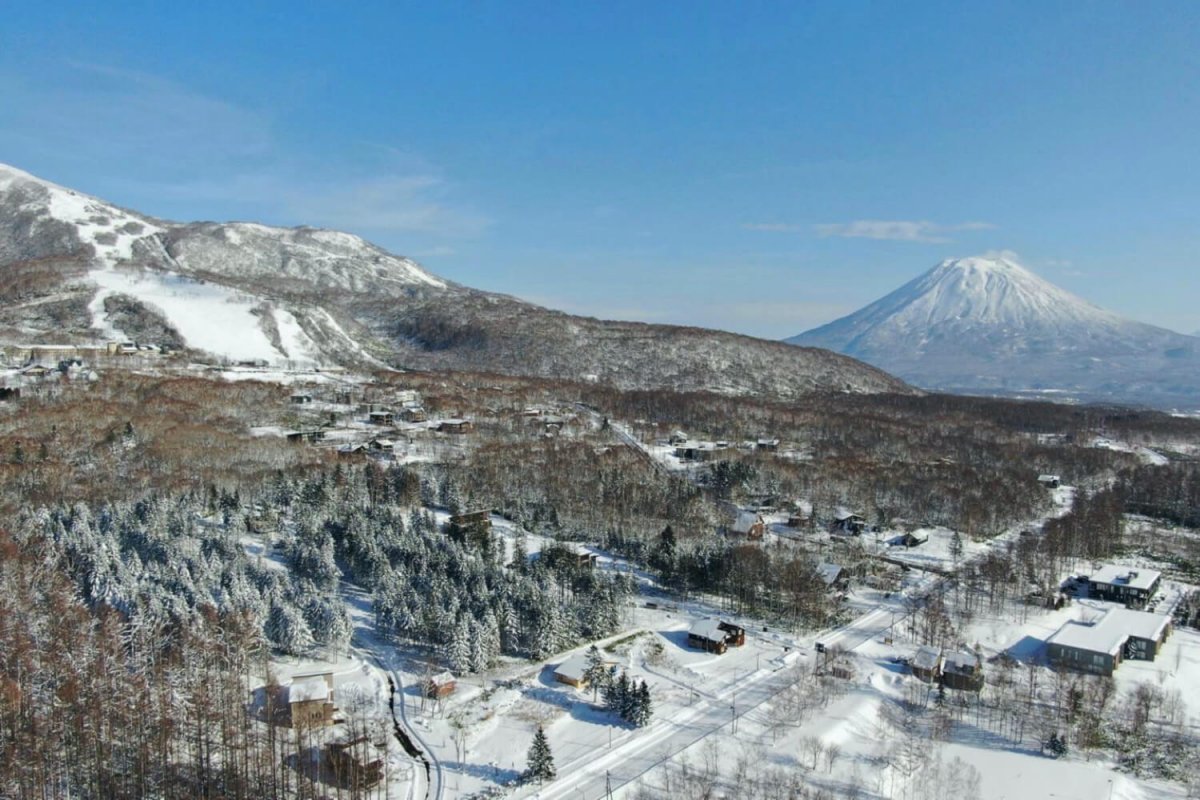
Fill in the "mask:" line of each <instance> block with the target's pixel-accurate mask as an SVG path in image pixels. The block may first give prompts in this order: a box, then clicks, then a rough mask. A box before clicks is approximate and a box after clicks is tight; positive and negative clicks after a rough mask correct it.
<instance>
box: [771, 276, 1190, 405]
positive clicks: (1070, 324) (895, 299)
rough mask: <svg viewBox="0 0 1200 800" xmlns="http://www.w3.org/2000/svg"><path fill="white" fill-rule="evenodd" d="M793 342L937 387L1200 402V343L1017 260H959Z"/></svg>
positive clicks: (1090, 397) (1101, 397)
mask: <svg viewBox="0 0 1200 800" xmlns="http://www.w3.org/2000/svg"><path fill="white" fill-rule="evenodd" d="M787 341H789V342H791V343H793V344H803V345H809V346H814V347H826V348H829V349H831V350H836V351H838V352H841V353H844V354H846V355H851V356H854V357H855V358H861V359H862V360H864V361H866V362H868V363H871V364H875V365H876V366H878V367H881V368H883V369H886V370H888V371H889V372H892V373H893V374H896V375H899V376H900V377H902V378H905V379H907V380H909V381H912V382H913V383H916V384H917V385H919V386H923V387H926V388H932V389H948V390H963V391H1004V392H1047V391H1050V392H1059V391H1062V392H1068V393H1072V394H1075V395H1078V396H1080V397H1086V398H1089V399H1114V400H1126V401H1153V402H1160V401H1166V402H1168V403H1175V402H1180V401H1184V400H1185V399H1186V398H1192V399H1195V398H1198V397H1200V370H1198V367H1200V339H1196V338H1195V337H1191V336H1184V335H1183V334H1179V333H1175V332H1173V331H1169V330H1166V329H1164V328H1158V327H1155V326H1153V325H1147V324H1145V323H1141V322H1135V321H1133V320H1128V319H1125V318H1123V317H1120V316H1118V315H1117V314H1114V313H1112V312H1111V311H1107V310H1105V309H1102V308H1099V307H1097V306H1095V305H1093V304H1091V303H1089V302H1087V301H1086V300H1083V299H1082V298H1079V297H1077V296H1075V295H1073V294H1071V293H1070V292H1068V291H1066V290H1064V289H1062V288H1060V287H1058V286H1055V285H1054V284H1052V283H1050V282H1049V281H1046V280H1044V279H1042V278H1040V277H1038V276H1037V275H1035V274H1034V273H1033V272H1031V271H1030V270H1028V269H1027V268H1025V267H1024V266H1022V265H1021V264H1020V263H1018V262H1017V261H1016V259H1015V258H1014V257H1012V256H1011V255H1007V254H1001V255H988V256H977V257H972V258H960V259H948V260H946V261H943V262H941V263H940V264H938V265H937V266H935V267H934V268H933V269H931V270H929V271H928V272H926V273H925V274H923V275H921V276H919V277H918V278H916V279H914V280H912V281H910V282H908V283H906V284H905V285H904V286H901V287H900V288H899V289H897V290H896V291H894V292H892V293H891V294H888V295H886V296H885V297H883V298H880V299H879V300H877V301H875V302H874V303H871V304H870V305H868V306H866V307H865V308H862V309H860V310H859V311H856V312H854V313H853V314H850V315H849V316H846V317H842V318H841V319H838V320H835V321H833V322H830V323H829V324H827V325H823V326H821V327H819V328H814V329H813V330H810V331H807V332H805V333H802V334H800V335H799V336H795V337H793V338H791V339H788V340H787Z"/></svg>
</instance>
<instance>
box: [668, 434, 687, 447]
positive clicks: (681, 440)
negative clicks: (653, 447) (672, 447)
mask: <svg viewBox="0 0 1200 800" xmlns="http://www.w3.org/2000/svg"><path fill="white" fill-rule="evenodd" d="M687 440H688V437H687V434H686V433H684V432H683V431H672V432H671V435H670V436H668V437H667V444H676V445H678V444H687Z"/></svg>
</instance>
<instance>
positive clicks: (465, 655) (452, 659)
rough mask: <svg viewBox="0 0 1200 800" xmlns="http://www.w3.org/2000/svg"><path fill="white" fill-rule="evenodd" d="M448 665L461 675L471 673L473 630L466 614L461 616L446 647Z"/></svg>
mask: <svg viewBox="0 0 1200 800" xmlns="http://www.w3.org/2000/svg"><path fill="white" fill-rule="evenodd" d="M446 663H447V664H449V665H450V669H451V670H453V671H454V672H457V673H459V674H462V675H465V674H466V673H468V672H471V667H472V666H473V665H472V664H471V628H470V622H469V620H468V619H467V615H466V614H463V615H461V616H459V618H458V622H457V623H456V624H455V626H454V633H453V635H452V636H451V637H450V643H449V645H448V646H447V647H446Z"/></svg>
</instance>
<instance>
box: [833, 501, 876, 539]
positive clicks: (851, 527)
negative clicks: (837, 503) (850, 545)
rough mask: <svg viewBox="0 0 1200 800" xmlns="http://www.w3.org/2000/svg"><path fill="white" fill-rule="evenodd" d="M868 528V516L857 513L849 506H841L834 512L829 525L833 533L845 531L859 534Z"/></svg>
mask: <svg viewBox="0 0 1200 800" xmlns="http://www.w3.org/2000/svg"><path fill="white" fill-rule="evenodd" d="M866 529H867V520H866V517H863V516H862V515H860V514H856V513H854V512H853V511H850V510H849V509H847V508H839V509H838V510H837V511H836V512H835V513H834V515H833V522H832V523H831V524H830V526H829V531H830V532H831V533H845V534H850V535H851V536H857V535H858V534H860V533H862V532H863V531H864V530H866Z"/></svg>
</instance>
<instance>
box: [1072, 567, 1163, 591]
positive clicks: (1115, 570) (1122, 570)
mask: <svg viewBox="0 0 1200 800" xmlns="http://www.w3.org/2000/svg"><path fill="white" fill-rule="evenodd" d="M1088 577H1089V580H1090V581H1091V582H1092V583H1106V584H1109V585H1110V586H1128V587H1130V588H1133V589H1149V588H1150V587H1151V586H1153V585H1154V582H1155V581H1157V580H1158V579H1159V578H1161V577H1162V573H1161V572H1159V571H1158V570H1155V569H1145V568H1142V567H1127V566H1123V565H1121V564H1106V565H1104V566H1103V567H1101V568H1100V570H1099V571H1097V572H1096V573H1094V574H1092V575H1090V576H1088Z"/></svg>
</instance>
